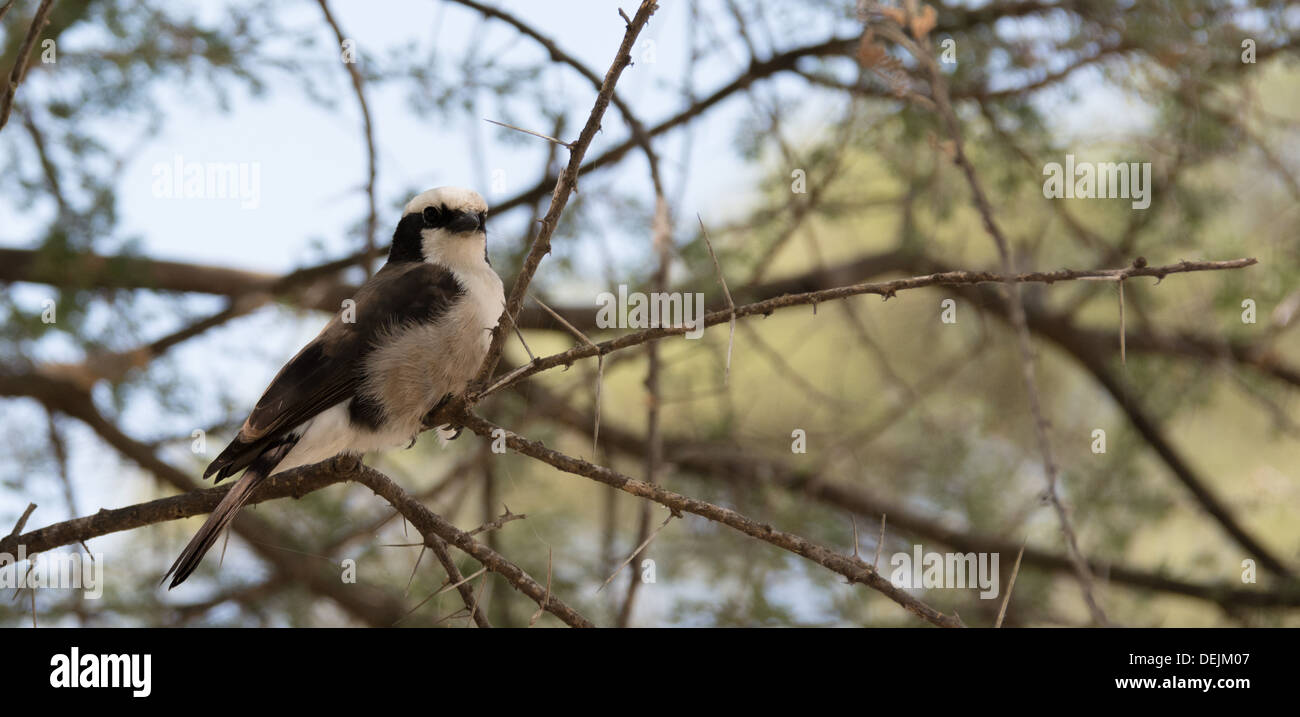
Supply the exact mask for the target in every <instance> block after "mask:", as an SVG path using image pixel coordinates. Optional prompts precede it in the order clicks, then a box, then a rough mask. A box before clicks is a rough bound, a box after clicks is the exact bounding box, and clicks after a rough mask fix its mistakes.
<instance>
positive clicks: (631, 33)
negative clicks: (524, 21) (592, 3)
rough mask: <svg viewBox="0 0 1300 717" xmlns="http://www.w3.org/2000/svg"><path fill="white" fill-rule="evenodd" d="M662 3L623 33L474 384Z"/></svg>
mask: <svg viewBox="0 0 1300 717" xmlns="http://www.w3.org/2000/svg"><path fill="white" fill-rule="evenodd" d="M658 7H659V6H658V5H656V4H655V2H654V0H642V1H641V7H640V8H638V9H637V13H636V17H635V18H633V19H632V21H631V22H629V23H628V25H627V30H626V31H625V32H624V33H623V42H622V44H621V45H619V48H618V53H617V54H616V55H615V56H614V63H613V64H612V65H610V68H609V71H608V72H606V73H605V80H604V82H602V83H601V86H600V91H599V92H598V93H597V94H596V103H595V106H593V107H592V109H591V114H590V116H588V117H587V123H586V124H585V125H583V127H582V131H581V132H579V133H578V139H577V140H575V141H574V142H573V144H572V145H570V146H569V163H568V164H567V165H566V166H565V167H564V171H563V172H561V173H560V179H559V181H558V182H556V183H555V191H554V193H552V195H551V206H550V208H549V209H547V210H546V214H545V215H544V216H543V217H542V220H541V225H542V226H541V229H540V230H539V231H538V232H537V236H536V237H534V238H533V245H532V248H531V249H529V251H528V256H526V257H525V258H524V263H523V265H522V266H521V267H520V269H519V275H518V276H517V277H515V283H514V285H513V286H512V287H511V288H510V297H509V298H508V299H507V300H506V306H505V311H504V312H503V313H502V315H501V318H500V319H499V320H498V321H497V326H496V327H495V328H494V329H493V330H492V343H491V345H490V346H489V347H488V353H487V356H486V358H484V359H483V365H482V366H481V367H480V368H479V372H478V375H477V376H476V377H475V379H474V381H473V383H472V384H471V385H473V386H479V387H481V386H483V385H484V384H485V383H486V382H487V381H488V379H490V378H491V377H492V372H493V371H495V370H496V367H497V363H498V362H499V361H500V360H501V351H502V349H504V348H505V338H506V332H505V331H504V330H503V329H502V326H503V325H504V323H505V321H506V319H507V318H508V317H511V316H518V315H519V310H520V309H522V308H523V305H524V297H525V296H526V295H527V293H528V285H529V284H530V283H531V282H532V280H533V275H534V274H536V273H537V267H538V265H540V264H541V263H542V257H544V256H546V255H547V254H549V253H550V251H551V235H552V234H554V233H555V229H556V227H557V226H559V223H560V214H561V213H563V212H564V207H565V205H566V204H568V202H569V195H570V194H571V193H572V192H573V190H574V188H575V187H576V186H577V184H578V171H579V169H580V168H581V167H582V158H583V157H584V156H586V154H587V148H588V147H589V146H591V141H592V140H593V139H595V137H596V132H598V131H599V130H600V121H601V118H602V117H604V116H605V110H606V108H608V107H609V103H610V98H611V97H613V95H614V85H616V84H617V83H618V78H619V77H620V76H621V75H622V74H623V70H624V68H626V67H627V66H628V65H630V64H632V46H633V44H635V43H636V38H637V35H639V34H640V33H641V30H642V28H644V27H645V26H646V23H648V22H649V21H650V16H651V15H653V14H654V11H655V10H656V9H657V8H658Z"/></svg>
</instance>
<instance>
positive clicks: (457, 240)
mask: <svg viewBox="0 0 1300 717" xmlns="http://www.w3.org/2000/svg"><path fill="white" fill-rule="evenodd" d="M487 209H488V207H487V202H485V201H483V197H482V196H480V195H479V193H478V192H475V191H473V190H472V189H463V188H461V187H438V188H436V189H430V190H429V191H427V192H421V193H420V194H417V195H416V196H415V198H414V199H412V200H411V201H409V202H407V203H406V208H405V209H403V210H402V220H401V221H400V222H398V224H397V231H396V232H395V233H394V234H393V248H392V249H391V250H390V251H389V253H388V260H389V261H390V262H395V261H429V262H435V263H438V264H442V265H443V266H447V267H449V268H452V269H458V268H461V267H462V266H467V265H468V263H471V262H472V263H477V262H478V261H480V260H486V259H487Z"/></svg>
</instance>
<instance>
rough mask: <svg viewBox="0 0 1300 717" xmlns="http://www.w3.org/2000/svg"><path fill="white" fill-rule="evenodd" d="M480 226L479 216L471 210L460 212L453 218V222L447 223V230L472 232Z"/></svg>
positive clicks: (456, 232) (457, 232)
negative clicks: (470, 211) (471, 212)
mask: <svg viewBox="0 0 1300 717" xmlns="http://www.w3.org/2000/svg"><path fill="white" fill-rule="evenodd" d="M478 228H479V221H478V217H477V216H476V215H474V214H470V213H469V212H460V213H458V214H457V215H456V218H455V219H452V220H451V223H449V224H448V225H447V230H448V231H450V232H453V233H455V234H460V233H461V232H472V231H474V230H475V229H478Z"/></svg>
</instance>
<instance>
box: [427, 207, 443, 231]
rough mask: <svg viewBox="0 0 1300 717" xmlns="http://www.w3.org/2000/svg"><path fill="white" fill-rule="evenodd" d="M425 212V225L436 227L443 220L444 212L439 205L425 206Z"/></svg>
mask: <svg viewBox="0 0 1300 717" xmlns="http://www.w3.org/2000/svg"><path fill="white" fill-rule="evenodd" d="M423 213H424V225H425V226H428V227H436V226H438V224H439V223H440V222H441V221H442V212H440V211H438V208H437V207H425V208H424V212H423Z"/></svg>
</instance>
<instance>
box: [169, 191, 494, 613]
mask: <svg viewBox="0 0 1300 717" xmlns="http://www.w3.org/2000/svg"><path fill="white" fill-rule="evenodd" d="M487 211H488V207H487V203H486V202H485V201H484V199H483V197H482V196H480V195H479V194H478V193H477V192H475V191H473V190H470V189H463V188H460V187H437V188H434V189H430V190H428V191H426V192H422V193H420V194H418V195H416V196H415V197H414V198H413V199H411V201H410V202H408V203H407V204H406V206H405V208H404V209H403V210H402V217H401V220H400V221H398V223H397V229H396V231H395V232H394V233H393V243H392V246H391V248H390V249H389V252H388V259H387V261H386V262H385V263H384V265H383V267H381V268H380V269H379V271H377V272H375V273H374V275H372V276H371V277H370V278H369V279H367V280H366V281H365V283H363V284H362V285H361V287H360V288H359V289H358V290H357V291H356V293H355V294H354V296H353V297H352V300H353V301H354V302H355V303H354V304H352V305H350V306H349V304H348V302H344V304H343V306H344V307H345V308H344V309H343V310H341V311H340V312H339V313H338V314H336V315H335V316H334V317H333V318H332V319H330V321H329V323H328V324H326V325H325V327H324V328H323V329H322V330H321V332H320V333H319V334H318V335H317V336H316V338H314V339H312V341H311V342H309V343H308V344H307V345H306V346H304V347H303V348H302V349H301V350H300V351H298V353H297V354H295V355H294V357H293V358H291V359H290V360H289V362H288V363H286V364H285V365H284V367H283V368H281V369H280V371H279V373H277V374H276V376H275V378H274V379H272V381H271V384H270V385H269V386H268V387H267V388H266V391H265V392H264V393H263V394H262V397H261V398H260V399H259V400H258V401H257V404H256V405H255V407H254V408H253V410H252V412H251V413H249V414H248V418H247V420H245V421H244V424H243V426H241V427H240V429H239V432H238V434H236V436H235V438H234V439H233V440H232V441H231V442H230V444H229V445H228V446H226V448H225V450H223V451H222V452H221V453H220V454H219V455H218V456H217V457H216V459H214V460H213V461H212V463H211V464H209V465H208V467H207V469H206V470H205V471H204V472H203V477H204V479H206V478H208V477H209V476H212V475H213V474H215V475H216V482H221V481H222V480H224V479H225V478H227V477H229V476H232V475H235V474H236V473H238V472H239V471H241V470H242V471H244V474H243V476H241V477H240V479H239V480H238V481H237V482H236V483H235V484H234V486H233V487H232V488H231V489H230V491H229V492H227V493H226V495H225V496H224V497H223V498H222V499H221V502H220V503H219V504H218V505H217V507H216V509H215V510H213V511H212V513H211V514H210V515H209V516H208V518H207V521H206V522H205V523H204V524H203V527H201V528H199V531H198V533H196V534H195V535H194V537H193V538H192V539H191V540H190V542H189V544H187V545H186V546H185V549H184V550H183V551H181V554H180V556H179V557H177V558H176V562H175V563H173V564H172V566H171V568H170V569H169V570H168V571H167V574H166V575H164V576H163V582H166V580H167V578H169V577H170V578H171V584H170V585H169V586H168V588H167V589H168V590H171V589H172V588H175V587H176V586H177V585H180V584H181V583H183V582H184V581H185V579H186V578H188V577H189V576H190V574H191V573H193V572H194V570H195V568H197V567H198V565H199V563H200V561H202V559H203V556H204V555H205V554H206V553H207V552H208V550H209V549H210V548H211V547H212V545H213V543H215V542H216V540H217V537H218V536H220V534H221V532H222V531H223V530H225V528H226V527H227V526H228V525H229V524H230V522H231V521H232V520H234V518H235V515H236V514H237V513H238V512H239V509H240V508H241V507H242V506H243V505H244V504H245V503H247V502H248V499H249V498H250V497H251V496H252V493H253V490H254V489H255V488H257V487H258V486H259V485H261V483H262V482H263V481H265V480H266V479H267V478H269V477H270V476H272V475H274V474H276V473H280V472H283V471H286V470H289V469H291V468H297V467H299V466H305V465H310V464H313V463H318V462H320V461H324V460H328V459H330V458H333V457H335V456H338V455H342V454H352V455H358V456H359V455H361V454H364V453H368V452H370V451H375V450H382V449H387V448H394V447H397V446H400V445H402V444H408V447H409V446H410V445H414V442H415V438H416V437H417V436H418V435H419V434H420V432H421V431H422V430H423V429H424V423H425V421H426V417H431V416H432V414H433V412H434V411H436V410H437V409H438V408H440V407H441V406H442V405H444V404H446V402H447V401H449V400H451V399H452V398H453V397H454V396H456V395H459V394H460V393H463V392H464V391H465V389H466V388H467V387H468V385H469V382H470V381H471V380H472V379H473V377H474V375H475V374H476V373H477V371H478V368H479V366H480V364H482V362H483V359H484V357H485V356H486V355H487V351H488V347H489V345H490V344H491V340H492V332H493V330H494V329H495V327H496V325H497V321H498V320H499V319H500V317H501V314H502V310H503V309H504V308H505V294H504V291H503V289H502V284H501V278H500V277H499V276H497V273H496V271H495V270H494V269H493V268H492V266H491V262H490V261H489V260H488V255H487ZM438 428H439V432H440V434H442V435H443V437H444V438H454V437H455V434H453V435H450V436H449V435H447V433H448V432H449V429H448V428H447V427H446V426H439V427H438ZM457 433H458V432H457Z"/></svg>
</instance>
